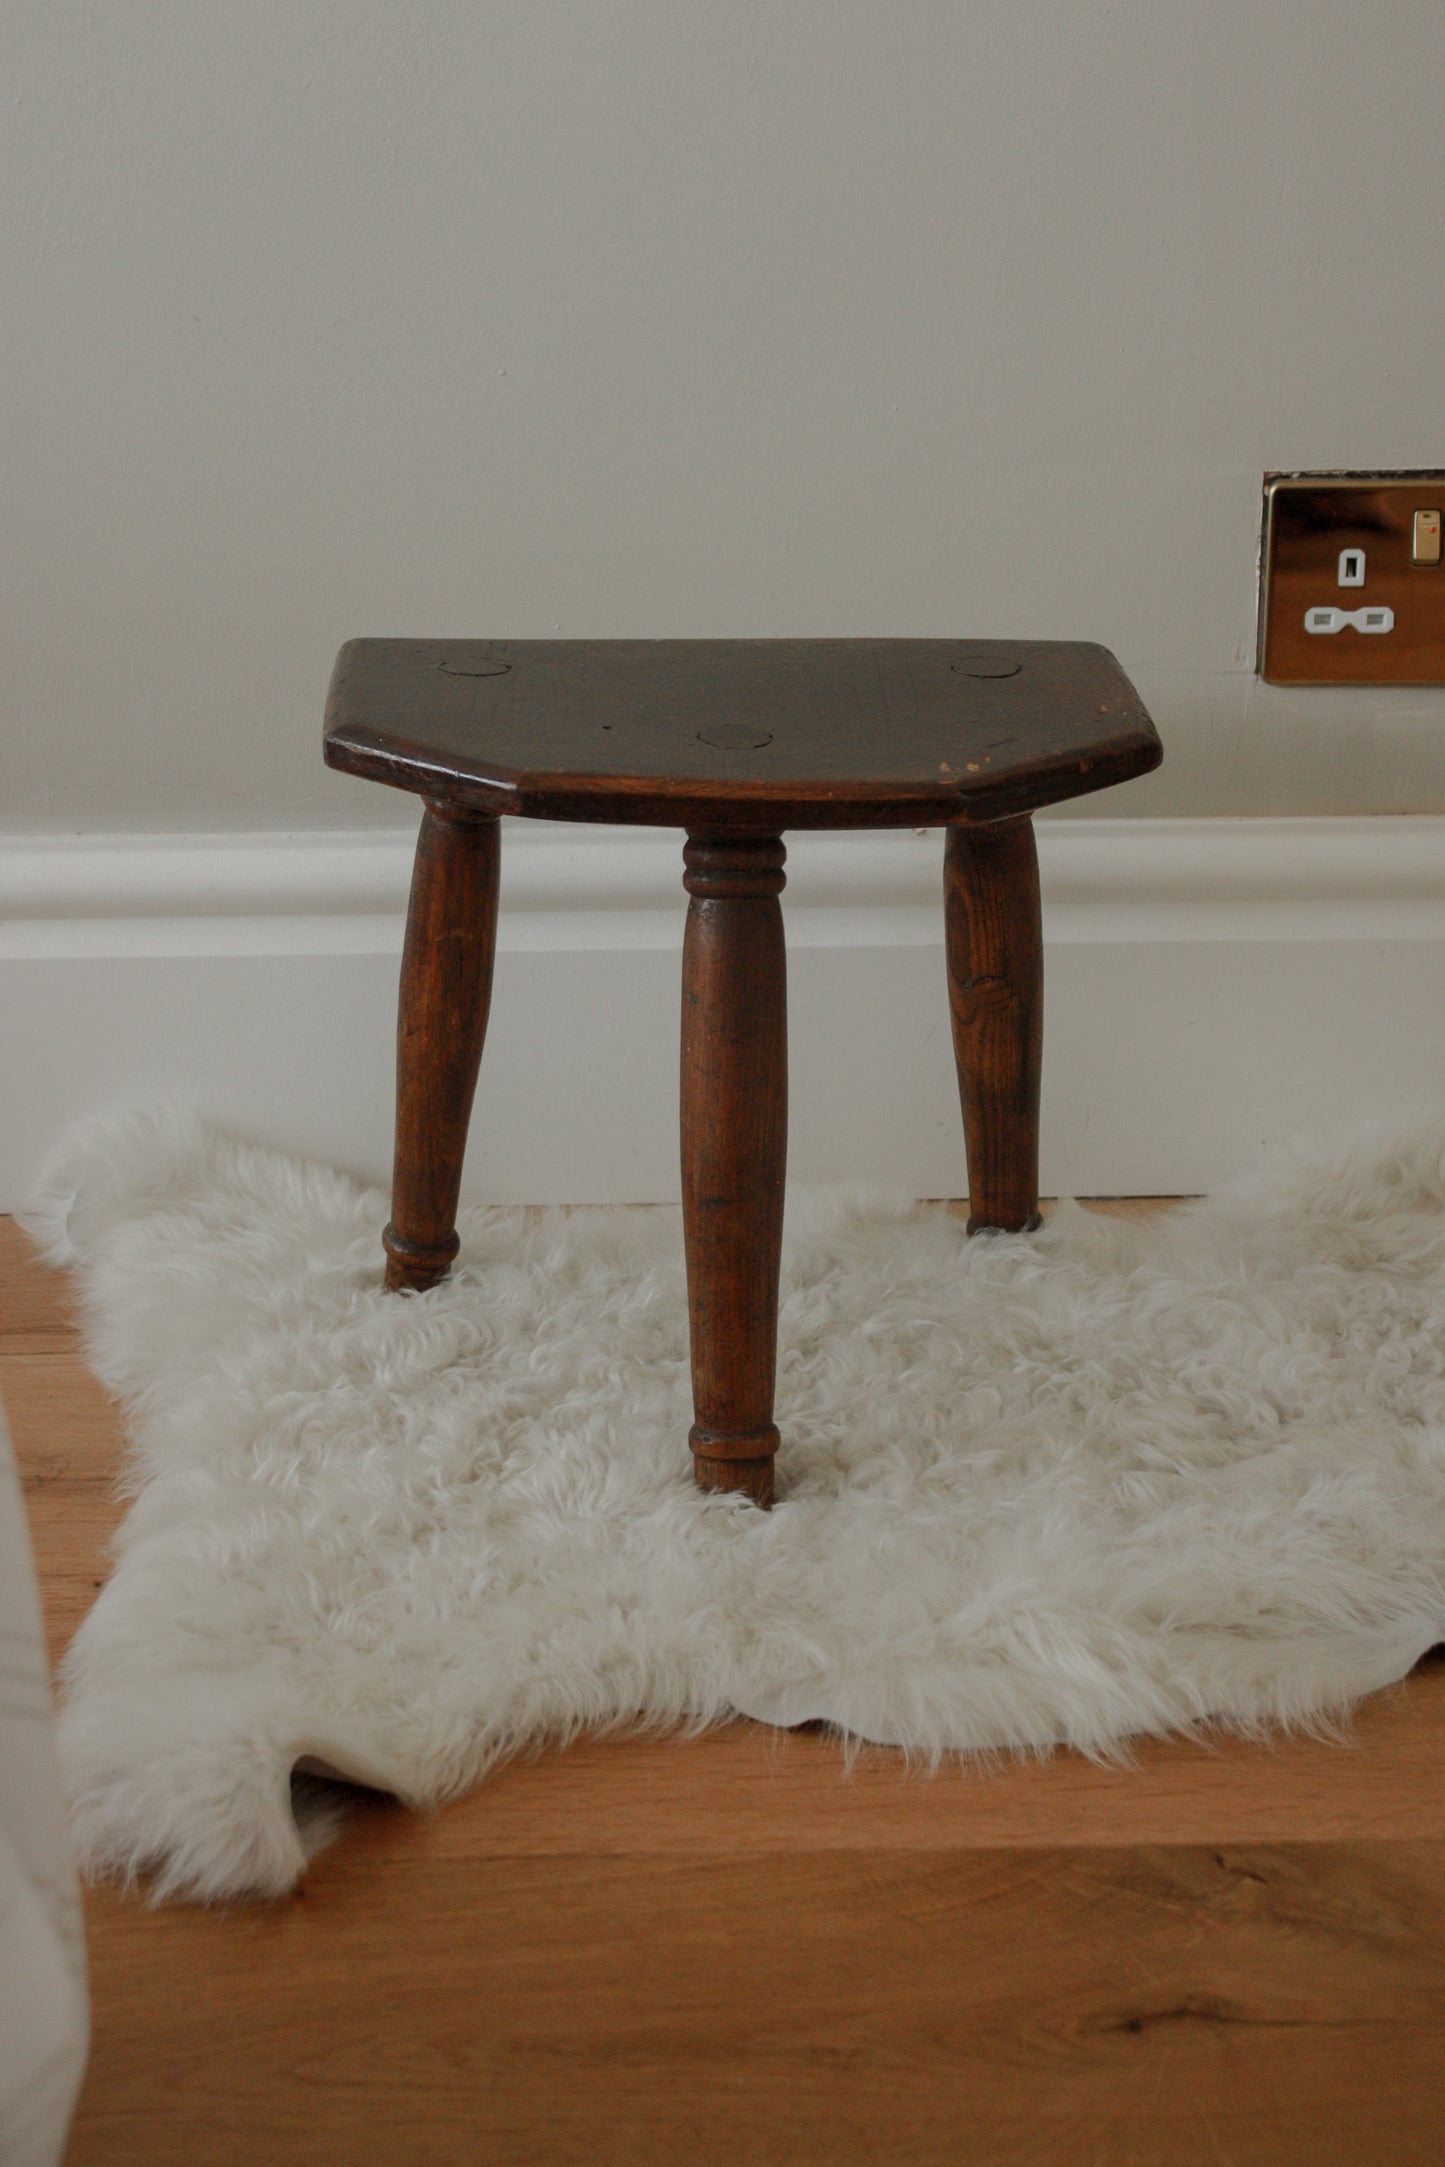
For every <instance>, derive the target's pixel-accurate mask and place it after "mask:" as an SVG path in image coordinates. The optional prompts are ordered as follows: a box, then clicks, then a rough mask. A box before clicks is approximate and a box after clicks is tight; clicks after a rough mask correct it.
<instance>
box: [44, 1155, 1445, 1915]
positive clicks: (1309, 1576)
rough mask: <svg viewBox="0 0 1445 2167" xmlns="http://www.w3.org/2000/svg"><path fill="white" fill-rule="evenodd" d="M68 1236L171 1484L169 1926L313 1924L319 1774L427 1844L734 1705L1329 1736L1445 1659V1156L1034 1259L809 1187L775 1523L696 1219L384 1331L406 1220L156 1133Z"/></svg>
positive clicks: (102, 1763)
mask: <svg viewBox="0 0 1445 2167" xmlns="http://www.w3.org/2000/svg"><path fill="white" fill-rule="evenodd" d="M27 1219H28V1224H29V1225H30V1226H31V1228H32V1230H33V1231H35V1232H36V1233H38V1234H39V1236H40V1238H41V1240H42V1242H43V1243H44V1246H45V1247H46V1249H47V1251H48V1253H49V1255H50V1256H51V1257H52V1258H53V1259H54V1260H56V1261H59V1262H64V1263H68V1264H72V1265H73V1266H74V1267H75V1268H76V1271H77V1275H78V1279H79V1284H80V1287H81V1289H82V1294H83V1301H84V1308H85V1314H86V1318H87V1323H88V1331H89V1351H90V1356H91V1359H92V1361H93V1363H94V1365H95V1368H96V1369H97V1371H98V1372H99V1374H100V1376H101V1377H102V1378H103V1379H104V1381H105V1383H106V1384H107V1385H108V1386H109V1387H110V1388H111V1390H112V1391H114V1392H115V1393H117V1394H118V1395H119V1396H120V1397H121V1398H122V1400H123V1401H124V1402H125V1405H126V1408H127V1411H128V1416H129V1423H130V1430H131V1436H132V1439H133V1445H134V1453H133V1460H132V1466H131V1473H130V1485H131V1489H132V1491H133V1494H134V1499H135V1502H134V1506H133V1508H132V1510H131V1513H130V1516H129V1518H128V1520H127V1521H126V1523H125V1526H124V1529H123V1531H122V1533H121V1535H120V1537H119V1541H118V1562H117V1565H116V1569H115V1572H114V1576H113V1577H112V1579H111V1580H110V1582H109V1584H108V1585H107V1587H106V1588H105V1590H104V1592H103V1594H102V1595H101V1596H100V1599H99V1600H98V1602H97V1603H96V1605H95V1608H94V1610H93V1611H92V1612H91V1614H90V1617H89V1618H88V1619H87V1621H86V1623H85V1625H84V1626H83V1627H82V1629H81V1632H80V1634H79V1636H78V1638H77V1640H76V1642H75V1645H74V1648H73V1651H72V1654H71V1656H70V1659H69V1662H68V1666H67V1676H66V1708H65V1713H64V1717H63V1722H62V1753H63V1757H64V1762H65V1765H66V1769H67V1773H68V1783H69V1789H70V1794H71V1798H72V1801H73V1808H74V1826H75V1832H76V1837H77V1842H78V1846H79V1850H80V1854H81V1859H82V1862H83V1864H84V1866H85V1867H86V1868H87V1869H88V1870H89V1871H90V1872H91V1873H92V1874H110V1875H122V1876H131V1875H134V1874H137V1873H140V1872H150V1873H153V1874H154V1875H155V1876H156V1884H155V1885H156V1889H157V1892H158V1893H159V1894H162V1895H167V1894H185V1895H190V1896H196V1897H203V1898H222V1897H230V1896H236V1895H241V1894H260V1893H269V1894H277V1893H279V1892H281V1891H284V1890H286V1889H288V1888H289V1887H291V1886H292V1884H293V1883H294V1882H295V1881H296V1879H297V1877H298V1876H299V1875H300V1874H301V1873H302V1872H303V1870H304V1867H305V1864H306V1860H307V1857H308V1854H309V1852H310V1851H313V1850H314V1849H315V1847H316V1844H317V1842H318V1841H319V1840H321V1834H322V1831H321V1830H320V1828H319V1827H318V1826H308V1825H306V1810H305V1800H306V1796H307V1793H308V1789H309V1788H317V1787H308V1786H307V1785H306V1784H305V1783H304V1782H302V1783H299V1784H297V1785H296V1786H294V1787H293V1784H292V1780H291V1779H292V1776H293V1771H295V1770H297V1768H298V1766H300V1767H301V1768H302V1769H303V1770H305V1769H312V1770H317V1769H319V1770H322V1771H331V1772H336V1773H338V1774H340V1775H342V1776H344V1777H346V1778H349V1779H354V1780H357V1781H360V1782H363V1783H366V1784H369V1785H373V1786H375V1787H378V1788H380V1789H383V1790H386V1791H391V1792H395V1793H396V1794H397V1795H398V1796H399V1797H400V1798H402V1799H405V1800H407V1801H410V1802H412V1803H414V1804H416V1805H418V1806H425V1805H433V1804H435V1803H437V1802H439V1801H441V1800H444V1799H447V1798H451V1797H455V1796H456V1795H457V1794H458V1793H460V1792H462V1791H465V1790H466V1789H468V1788H469V1787H470V1786H472V1785H474V1784H475V1783H477V1782H478V1780H479V1779H480V1778H481V1777H482V1776H483V1775H485V1773H486V1771H487V1770H488V1769H489V1768H490V1767H492V1766H493V1765H494V1764H495V1763H496V1762H497V1761H498V1760H499V1759H500V1758H501V1757H502V1756H504V1755H507V1754H511V1753H514V1752H516V1751H517V1749H518V1748H520V1747H522V1746H524V1745H527V1744H535V1743H537V1742H539V1741H543V1740H557V1741H561V1740H565V1739H567V1738H568V1737H570V1736H573V1735H575V1734H576V1733H577V1732H578V1731H580V1730H583V1729H594V1728H599V1727H604V1726H608V1725H617V1724H632V1723H637V1722H645V1723H652V1724H693V1725H696V1724H702V1723H706V1722H710V1721H713V1720H716V1719H720V1718H724V1717H727V1716H728V1715H731V1714H734V1713H742V1714H746V1715H750V1716H755V1717H759V1718H762V1719H763V1720H765V1721H767V1722H770V1723H778V1724H796V1723H800V1722H802V1721H805V1720H808V1719H823V1720H825V1721H826V1722H828V1723H829V1724H832V1725H836V1726H837V1727H838V1728H839V1730H841V1731H843V1732H845V1733H849V1734H851V1735H853V1736H855V1737H859V1738H865V1739H872V1740H878V1741H886V1742H891V1743H894V1744H897V1745H902V1746H906V1747H908V1748H910V1749H912V1750H914V1751H915V1752H917V1753H919V1754H921V1755H924V1756H931V1757H936V1756H937V1755H939V1754H940V1753H943V1752H946V1751H953V1750H961V1751H981V1750H990V1749H993V1750H996V1749H999V1748H1019V1749H1030V1748H1032V1749H1038V1748H1048V1747H1051V1746H1055V1745H1069V1746H1074V1747H1077V1748H1081V1749H1083V1750H1084V1751H1085V1752H1089V1753H1100V1752H1107V1751H1114V1750H1118V1748H1119V1746H1120V1744H1121V1742H1122V1741H1124V1740H1126V1739H1127V1738H1128V1737H1129V1736H1130V1735H1131V1734H1135V1733H1139V1732H1146V1731H1165V1730H1169V1729H1173V1728H1177V1727H1179V1726H1185V1725H1191V1724H1195V1723H1198V1722H1201V1721H1203V1720H1205V1719H1211V1718H1212V1719H1215V1720H1218V1721H1222V1722H1225V1723H1228V1724H1232V1725H1236V1726H1246V1727H1251V1728H1253V1727H1258V1726H1261V1725H1265V1724H1271V1723H1280V1724H1301V1723H1319V1722H1321V1721H1322V1720H1323V1719H1325V1718H1326V1717H1327V1715H1328V1714H1329V1712H1331V1711H1334V1710H1338V1709H1339V1708H1341V1707H1342V1706H1343V1705H1344V1704H1345V1703H1347V1702H1348V1701H1349V1700H1350V1699H1351V1698H1352V1697H1354V1696H1356V1695H1358V1694H1360V1693H1363V1692H1366V1691H1368V1690H1370V1689H1371V1688H1373V1687H1378V1686H1381V1685H1383V1684H1385V1683H1386V1682H1387V1681H1388V1680H1391V1679H1395V1678H1398V1677H1400V1676H1401V1675H1402V1674H1403V1673H1404V1672H1406V1671H1408V1670H1409V1669H1410V1667H1411V1665H1412V1664H1413V1663H1414V1662H1415V1661H1416V1660H1417V1659H1418V1658H1419V1657H1420V1656H1421V1655H1422V1654H1423V1653H1424V1652H1425V1651H1426V1650H1427V1649H1428V1648H1429V1647H1430V1646H1431V1645H1432V1644H1433V1643H1435V1642H1437V1641H1439V1640H1440V1639H1441V1638H1442V1637H1445V1123H1441V1122H1439V1121H1427V1120H1423V1119H1422V1120H1417V1121H1415V1122H1414V1123H1413V1125H1411V1126H1409V1127H1407V1128H1398V1127H1397V1128H1396V1129H1394V1130H1390V1131H1387V1130H1384V1129H1378V1128H1377V1129H1375V1130H1373V1131H1371V1132H1370V1133H1357V1134H1355V1135H1354V1136H1352V1137H1349V1138H1346V1139H1344V1140H1343V1141H1341V1140H1335V1141H1333V1142H1324V1143H1320V1144H1315V1145H1301V1146H1298V1147H1296V1148H1295V1149H1293V1150H1289V1151H1284V1152H1280V1153H1277V1154H1276V1155H1274V1156H1273V1157H1271V1158H1270V1159H1269V1160H1268V1161H1267V1162H1266V1163H1265V1164H1264V1166H1263V1167H1262V1168H1261V1169H1260V1170H1258V1171H1257V1172H1256V1173H1254V1174H1253V1175H1252V1176H1250V1177H1249V1178H1247V1179H1245V1180H1243V1181H1241V1182H1239V1183H1238V1184H1237V1185H1235V1186H1234V1187H1233V1188H1232V1189H1231V1190H1229V1191H1228V1192H1227V1193H1225V1194H1222V1195H1220V1196H1218V1197H1217V1198H1214V1199H1212V1200H1211V1201H1209V1202H1207V1203H1204V1204H1200V1205H1195V1206H1191V1207H1188V1208H1186V1209H1182V1210H1180V1211H1178V1212H1175V1213H1168V1214H1160V1215H1156V1216H1154V1217H1151V1218H1148V1219H1146V1220H1144V1221H1142V1222H1125V1221H1121V1220H1118V1219H1113V1218H1105V1217H1102V1216H1099V1215H1096V1214H1090V1213H1087V1212H1085V1211H1082V1210H1080V1209H1079V1208H1078V1207H1076V1206H1069V1205H1066V1206H1063V1207H1062V1208H1060V1209H1059V1211H1058V1212H1057V1213H1056V1215H1055V1216H1054V1217H1053V1218H1052V1220H1051V1221H1050V1223H1049V1224H1048V1225H1047V1226H1046V1227H1045V1228H1044V1230H1043V1232H1042V1233H1040V1234H1038V1235H1034V1236H996V1237H994V1238H991V1239H986V1240H977V1241H972V1242H970V1241H968V1240H967V1239H966V1237H965V1234H964V1230H963V1227H962V1225H961V1224H960V1222H959V1221H958V1220H957V1219H956V1218H953V1217H950V1216H949V1215H948V1214H946V1213H945V1212H943V1211H941V1210H937V1209H933V1210H927V1209H919V1208H916V1207H913V1206H911V1205H909V1204H908V1203H907V1202H906V1201H904V1200H899V1199H892V1198H885V1199H882V1200H880V1199H878V1198H877V1197H868V1196H857V1195H849V1196H838V1195H825V1196H806V1195H799V1196H795V1197H793V1198H792V1199H791V1200H790V1204H789V1211H788V1224H787V1245H786V1252H785V1257H784V1264H783V1305H782V1324H781V1333H780V1347H779V1365H778V1405H777V1417H778V1421H779V1423H780V1426H781V1429H782V1433H783V1449H782V1453H781V1455H780V1459H779V1463H778V1475H779V1501H778V1504H777V1507H776V1509H775V1511H774V1512H773V1513H772V1514H771V1515H768V1514H764V1513H761V1512H759V1511H757V1510H756V1509H755V1508H754V1507H752V1506H750V1505H748V1504H746V1503H744V1502H742V1501H741V1500H737V1499H731V1498H726V1497H705V1496H703V1495H702V1494H701V1493H699V1492H698V1491H697V1490H696V1489H695V1488H694V1486H693V1483H692V1478H691V1472H690V1462H689V1455H688V1450H687V1429H688V1423H689V1421H690V1419H691V1404H690V1396H689V1383H688V1366H687V1324H686V1308H685V1301H684V1285H683V1273H682V1253H681V1252H682V1243H681V1230H680V1223H679V1218H678V1215H677V1213H676V1212H674V1211H669V1210H653V1211H647V1210H611V1211H600V1212H579V1213H573V1214H566V1213H553V1214H549V1215H547V1216H536V1215H532V1216H528V1215H524V1214H521V1213H518V1212H515V1211H512V1210H485V1209H484V1210H474V1211H471V1212H470V1213H468V1214H466V1215H465V1216H464V1219H463V1224H462V1237H463V1240H462V1251H461V1256H460V1259H459V1262H458V1267H457V1270H456V1273H455V1276H454V1277H453V1278H452V1279H451V1280H450V1281H449V1282H447V1283H445V1284H443V1285H442V1286H439V1287H437V1288H435V1289H433V1290H432V1291H431V1292H429V1293H427V1294H423V1295H419V1296H418V1295H408V1296H402V1297H398V1296H388V1295H386V1294H384V1293H383V1291H382V1288H381V1269H380V1267H381V1249H380V1234H381V1228H382V1225H383V1224H384V1222H385V1219H386V1200H385V1198H384V1197H383V1196H382V1195H381V1194H380V1193H378V1192H375V1191H370V1190H365V1189H361V1188H359V1187H357V1186H356V1185H355V1184H354V1183H352V1182H351V1181H349V1180H347V1179H345V1178H343V1177H342V1176H341V1175H339V1174H336V1173H334V1172H330V1171H327V1170H326V1169H324V1168H321V1167H316V1166H306V1165H301V1164H298V1163H295V1162H293V1161H291V1160H289V1159H285V1158H281V1157H279V1156H276V1155H275V1154H273V1153H271V1152H269V1151H264V1150H259V1149H256V1148H254V1147H251V1146H248V1145H245V1144H241V1143H237V1142H234V1141H232V1140H229V1139H227V1138H225V1137H223V1136H218V1135H215V1134H212V1133H210V1132H208V1131H207V1130H206V1129H204V1128H203V1127H202V1126H200V1125H199V1124H198V1123H196V1122H194V1121H192V1120H190V1119H189V1118H187V1117H184V1116H179V1115H175V1114H147V1115H133V1116H128V1117H125V1118H123V1119H120V1120H112V1121H109V1122H105V1123H100V1124H93V1125H90V1126H88V1127H87V1128H85V1129H84V1130H82V1131H81V1132H79V1133H78V1134H76V1135H74V1136H73V1137H71V1138H70V1139H69V1141H68V1142H67V1144H66V1146H65V1147H64V1148H63V1150H62V1152H61V1154H60V1157H59V1160H58V1162H57V1163H56V1165H55V1166H54V1168H53V1169H52V1173H51V1176H50V1179H49V1180H48V1182H47V1185H46V1188H45V1191H44V1193H43V1195H42V1197H41V1199H40V1201H39V1203H38V1204H37V1206H36V1207H35V1209H34V1210H33V1211H32V1212H31V1213H30V1214H28V1215H27ZM293 1788H294V1791H295V1794H296V1796H298V1797H299V1798H300V1800H301V1806H300V1812H301V1822H300V1824H298V1818H297V1812H296V1811H294V1810H293Z"/></svg>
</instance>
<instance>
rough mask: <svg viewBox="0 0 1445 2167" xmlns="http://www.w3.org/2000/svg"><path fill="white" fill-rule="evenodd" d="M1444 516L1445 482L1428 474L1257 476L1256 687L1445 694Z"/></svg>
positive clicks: (1437, 475) (1431, 472)
mask: <svg viewBox="0 0 1445 2167" xmlns="http://www.w3.org/2000/svg"><path fill="white" fill-rule="evenodd" d="M1442 506H1445V472H1439V471H1434V470H1429V469H1424V470H1421V471H1419V472H1401V473H1393V474H1267V475H1266V476H1265V478H1264V532H1263V541H1262V545H1261V550H1260V580H1259V655H1258V669H1259V674H1260V676H1261V677H1263V678H1265V679H1267V680H1268V682H1269V683H1270V684H1272V685H1445V566H1442V564H1441V563H1440V559H1439V554H1438V546H1439V545H1438V535H1439V531H1440V511H1441V507H1442ZM1431 513H1433V514H1434V515H1435V516H1434V519H1433V521H1432V520H1431V518H1430V517H1429V516H1428V515H1429V514H1431ZM1421 514H1425V515H1426V516H1425V517H1423V518H1422V517H1420V516H1419V515H1421ZM1432 533H1433V535H1434V536H1435V537H1437V540H1436V541H1435V544H1434V547H1435V554H1434V556H1433V557H1432V556H1431V554H1430V550H1431V536H1432ZM1422 538H1423V540H1422ZM1361 557H1363V566H1361V564H1360V561H1359V560H1360V558H1361ZM1361 572H1362V573H1363V576H1361Z"/></svg>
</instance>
